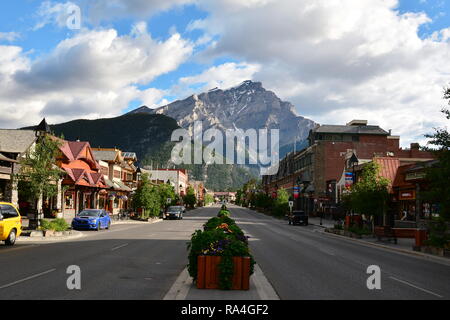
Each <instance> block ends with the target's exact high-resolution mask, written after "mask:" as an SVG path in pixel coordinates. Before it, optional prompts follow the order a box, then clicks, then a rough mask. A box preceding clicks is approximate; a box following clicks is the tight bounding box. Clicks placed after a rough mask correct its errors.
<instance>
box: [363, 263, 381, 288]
mask: <svg viewBox="0 0 450 320" xmlns="http://www.w3.org/2000/svg"><path fill="white" fill-rule="evenodd" d="M366 272H367V274H370V276H369V278H367V281H366V285H367V289H369V290H381V268H380V267H379V266H376V265H372V266H369V267H368V268H367V271H366Z"/></svg>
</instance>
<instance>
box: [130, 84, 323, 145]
mask: <svg viewBox="0 0 450 320" xmlns="http://www.w3.org/2000/svg"><path fill="white" fill-rule="evenodd" d="M129 113H131V114H133V113H148V114H164V115H167V116H169V117H171V118H173V119H175V120H177V123H178V125H179V126H180V127H182V128H185V129H187V130H189V132H190V133H191V134H192V131H193V124H194V122H195V121H203V124H204V128H203V129H204V130H206V129H209V128H212V127H214V128H217V129H220V130H226V129H235V128H239V129H243V130H248V129H263V128H267V129H279V130H280V147H282V146H285V145H288V144H293V143H294V141H303V140H305V139H306V138H307V136H308V134H309V130H310V129H312V128H313V127H314V126H315V125H316V123H315V122H314V121H312V120H310V119H307V118H305V117H302V116H299V115H298V114H297V111H296V110H295V107H294V105H293V104H291V103H290V102H286V101H282V100H281V99H280V98H278V97H277V95H276V94H275V93H274V92H272V91H269V90H266V89H265V88H264V87H263V85H262V83H261V82H253V81H251V80H246V81H244V82H242V83H241V84H239V85H237V86H234V87H231V88H229V89H225V90H222V89H219V88H214V89H211V90H209V91H207V92H202V93H199V94H193V95H191V96H189V97H187V98H185V99H182V100H176V101H174V102H172V103H170V104H168V105H165V106H162V107H159V108H156V109H151V108H148V107H147V106H141V107H140V108H137V109H135V110H133V111H130V112H129Z"/></svg>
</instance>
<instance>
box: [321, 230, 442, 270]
mask: <svg viewBox="0 0 450 320" xmlns="http://www.w3.org/2000/svg"><path fill="white" fill-rule="evenodd" d="M320 233H323V234H325V235H329V236H331V237H335V238H339V239H342V240H346V241H349V242H358V243H360V244H362V245H365V246H371V247H378V248H381V249H387V250H390V251H394V252H395V251H396V252H400V253H403V254H407V255H412V256H416V257H421V258H426V259H428V260H436V261H435V262H441V263H443V264H445V265H448V266H450V259H446V258H442V257H438V256H433V255H430V254H426V253H423V252H417V251H410V250H405V249H400V248H393V247H388V246H384V245H382V244H378V243H372V242H367V241H363V240H359V239H355V238H348V237H345V236H340V235H337V234H334V233H329V232H325V231H321V232H320Z"/></svg>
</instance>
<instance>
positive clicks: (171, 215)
mask: <svg viewBox="0 0 450 320" xmlns="http://www.w3.org/2000/svg"><path fill="white" fill-rule="evenodd" d="M185 212H186V208H185V207H184V206H170V207H169V208H167V210H166V213H165V215H164V219H165V220H169V219H177V220H181V219H183V213H185Z"/></svg>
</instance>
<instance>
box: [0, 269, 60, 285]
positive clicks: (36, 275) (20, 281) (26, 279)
mask: <svg viewBox="0 0 450 320" xmlns="http://www.w3.org/2000/svg"><path fill="white" fill-rule="evenodd" d="M53 271H56V269H50V270H47V271H45V272H41V273H38V274H35V275H33V276H30V277H27V278H25V279H21V280H17V281H14V282H11V283H9V284H5V285H4V286H1V287H0V289H5V288H9V287H12V286H14V285H16V284H19V283H22V282H25V281H28V280H31V279H34V278H37V277H40V276H43V275H46V274H47V273H50V272H53Z"/></svg>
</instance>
